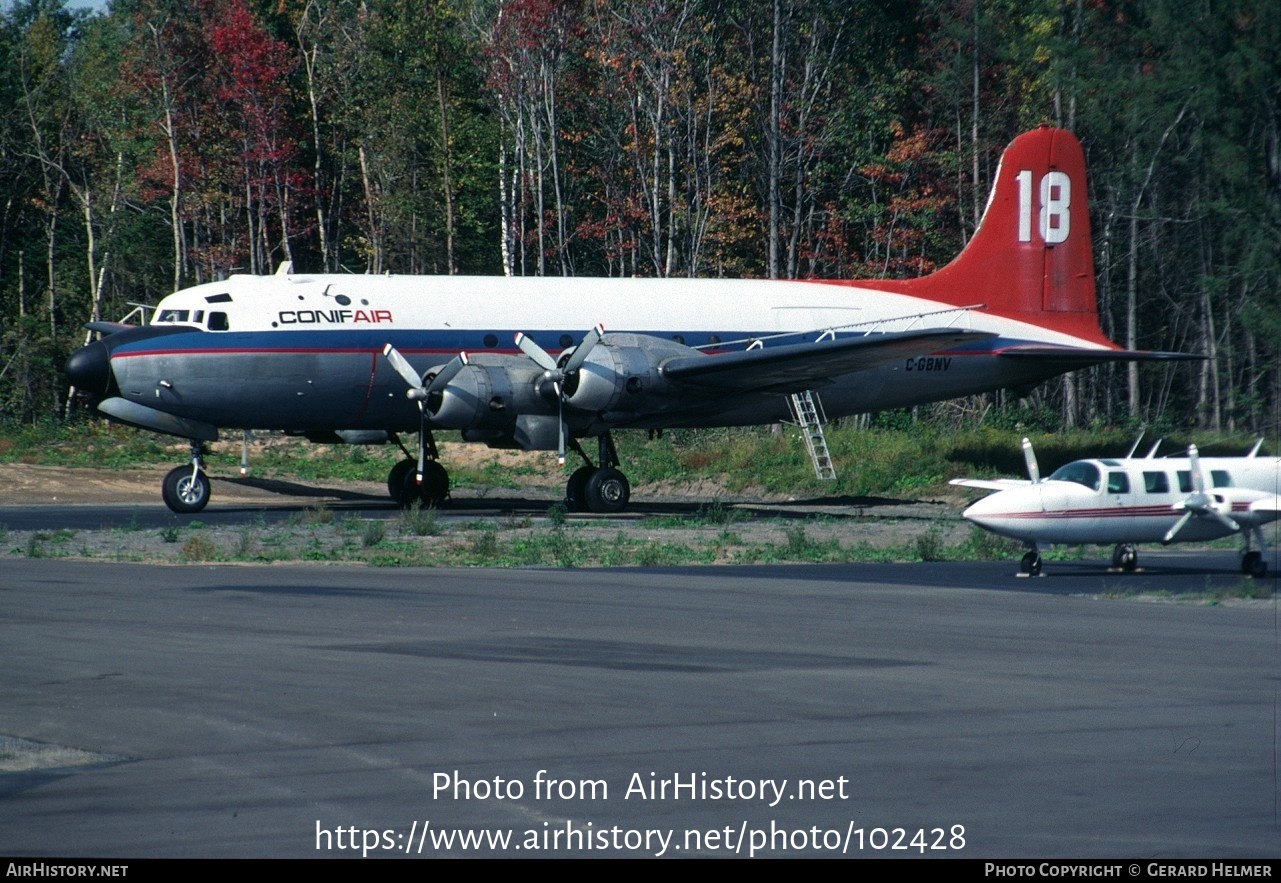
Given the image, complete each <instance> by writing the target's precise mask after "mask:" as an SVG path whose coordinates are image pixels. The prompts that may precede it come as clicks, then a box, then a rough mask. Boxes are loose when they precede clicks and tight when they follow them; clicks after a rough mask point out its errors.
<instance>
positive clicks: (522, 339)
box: [516, 331, 556, 371]
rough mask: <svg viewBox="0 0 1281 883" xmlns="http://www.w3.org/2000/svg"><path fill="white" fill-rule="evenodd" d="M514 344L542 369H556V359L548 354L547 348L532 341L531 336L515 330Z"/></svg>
mask: <svg viewBox="0 0 1281 883" xmlns="http://www.w3.org/2000/svg"><path fill="white" fill-rule="evenodd" d="M516 346H518V347H519V348H520V351H521V352H522V353H524V354H525V355H527V356H529V357H530V358H531V359H533V360H534V362H535V363H536V364H537V365H538V367H539V368H542V369H543V370H544V371H555V370H556V360H555V359H553V358H552V357H551V356H550V355H548V353H547V350H545V349H543V348H542V347H541V346H539V345H538V344H536V343H534V340H533V338H531V337H528V336H527V335H525V334H522V333H520V332H519V331H518V332H516Z"/></svg>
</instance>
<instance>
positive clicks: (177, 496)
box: [160, 466, 209, 515]
mask: <svg viewBox="0 0 1281 883" xmlns="http://www.w3.org/2000/svg"><path fill="white" fill-rule="evenodd" d="M160 496H161V497H162V498H163V499H164V501H165V505H166V506H168V507H169V508H170V509H171V510H173V511H174V512H177V513H178V514H179V515H190V514H192V513H193V512H199V511H200V510H201V509H203V508H205V505H206V504H207V503H208V502H209V477H208V476H207V475H205V472H204V470H203V469H196V470H194V472H193V470H192V468H191V467H190V466H179V467H178V468H176V469H173V470H171V471H170V473H169V474H168V475H166V476H165V480H164V483H163V484H161V486H160Z"/></svg>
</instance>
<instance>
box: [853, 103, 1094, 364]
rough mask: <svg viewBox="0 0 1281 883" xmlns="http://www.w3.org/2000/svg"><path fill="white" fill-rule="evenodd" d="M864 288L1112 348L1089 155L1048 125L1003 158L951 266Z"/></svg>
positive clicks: (1018, 140)
mask: <svg viewBox="0 0 1281 883" xmlns="http://www.w3.org/2000/svg"><path fill="white" fill-rule="evenodd" d="M856 284H858V285H859V286H860V287H866V288H875V289H878V290H881V291H893V292H897V293H900V294H907V295H912V296H914V297H922V298H926V299H929V300H935V301H942V302H944V303H950V304H955V305H956V306H967V305H970V304H983V309H984V310H985V311H986V312H991V313H995V314H997V315H1000V316H1004V317H1007V318H1010V319H1018V320H1020V321H1024V322H1030V323H1032V324H1034V325H1040V326H1042V327H1045V328H1050V329H1052V330H1055V331H1060V332H1063V333H1065V334H1071V335H1073V336H1076V337H1080V338H1084V339H1086V340H1089V341H1091V342H1094V343H1100V344H1103V345H1105V346H1109V347H1114V346H1115V344H1113V343H1112V342H1111V341H1109V340H1108V339H1107V338H1106V337H1104V335H1103V332H1102V330H1101V329H1100V328H1099V320H1098V307H1097V305H1096V302H1095V295H1094V255H1093V248H1092V243H1091V239H1090V212H1089V203H1088V199H1087V190H1086V178H1085V154H1084V152H1083V151H1082V150H1081V142H1080V141H1078V140H1077V139H1076V136H1075V135H1073V134H1072V133H1071V132H1068V131H1065V130H1063V129H1051V128H1048V127H1043V128H1040V129H1034V130H1033V131H1031V132H1025V133H1024V134H1022V135H1020V136H1019V137H1018V138H1015V139H1014V140H1013V141H1012V142H1010V145H1009V146H1008V147H1006V148H1005V153H1003V154H1002V155H1001V164H1000V166H999V168H998V169H997V173H996V183H995V184H994V185H993V187H992V194H991V196H990V197H989V198H988V203H987V209H986V210H985V211H984V212H983V220H982V221H981V222H980V223H979V228H978V230H977V231H975V233H974V237H973V238H972V239H971V240H970V242H969V244H968V245H966V246H965V248H964V249H963V250H962V251H961V253H960V254H959V255H957V257H956V259H955V260H953V261H952V262H951V263H950V264H948V265H947V266H946V267H943V268H942V269H940V270H938V271H937V272H935V273H932V274H930V275H928V276H922V277H921V278H919V279H902V280H890V279H884V280H875V281H863V280H860V281H859V282H858V283H856Z"/></svg>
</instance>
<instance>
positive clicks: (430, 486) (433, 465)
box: [418, 460, 449, 506]
mask: <svg viewBox="0 0 1281 883" xmlns="http://www.w3.org/2000/svg"><path fill="white" fill-rule="evenodd" d="M418 495H419V496H420V497H421V498H422V501H423V504H424V505H427V506H441V505H444V503H445V500H447V499H449V473H448V472H446V471H445V467H444V466H441V465H440V464H439V463H437V462H436V461H435V460H428V461H427V462H426V463H424V464H423V483H422V487H420V488H419V491H418Z"/></svg>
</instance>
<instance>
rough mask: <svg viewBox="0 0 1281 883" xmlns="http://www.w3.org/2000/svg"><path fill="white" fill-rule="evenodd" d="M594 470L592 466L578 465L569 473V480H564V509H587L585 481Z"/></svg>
mask: <svg viewBox="0 0 1281 883" xmlns="http://www.w3.org/2000/svg"><path fill="white" fill-rule="evenodd" d="M595 471H596V467H594V466H579V467H578V468H577V469H575V470H574V471H573V472H571V473H570V474H569V481H567V482H565V511H567V512H586V511H588V509H587V482H588V481H589V480H590V479H591V477H592V473H593V472H595Z"/></svg>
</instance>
